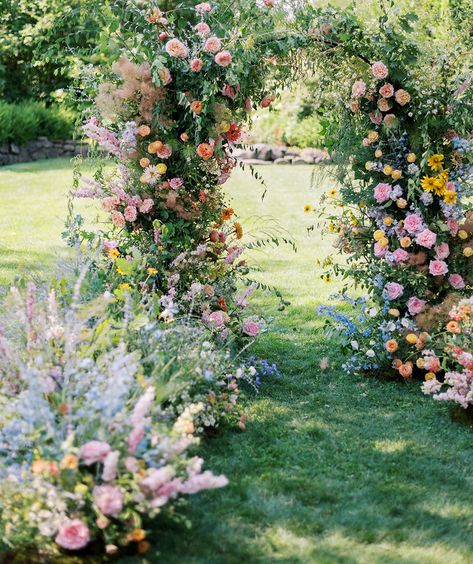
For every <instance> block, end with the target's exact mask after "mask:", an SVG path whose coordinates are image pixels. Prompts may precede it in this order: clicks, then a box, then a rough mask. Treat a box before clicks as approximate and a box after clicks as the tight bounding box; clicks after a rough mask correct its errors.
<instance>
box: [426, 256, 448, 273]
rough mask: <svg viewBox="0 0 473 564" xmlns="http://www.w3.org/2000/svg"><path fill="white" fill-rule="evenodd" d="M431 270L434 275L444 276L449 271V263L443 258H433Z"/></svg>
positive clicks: (430, 265)
mask: <svg viewBox="0 0 473 564" xmlns="http://www.w3.org/2000/svg"><path fill="white" fill-rule="evenodd" d="M429 272H430V274H432V276H443V275H444V274H447V272H448V266H447V263H446V262H444V261H443V260H431V261H430V264H429Z"/></svg>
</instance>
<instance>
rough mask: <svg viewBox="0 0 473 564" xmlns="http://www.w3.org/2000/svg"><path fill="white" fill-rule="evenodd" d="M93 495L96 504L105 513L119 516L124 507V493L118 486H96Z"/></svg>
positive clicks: (110, 515)
mask: <svg viewBox="0 0 473 564" xmlns="http://www.w3.org/2000/svg"><path fill="white" fill-rule="evenodd" d="M93 495H94V503H95V505H96V506H97V508H98V509H99V510H100V511H101V512H102V513H103V514H104V515H108V516H109V517H117V516H118V514H119V513H120V512H121V510H122V509H123V494H122V492H121V490H120V488H119V487H118V486H112V485H111V484H105V485H103V486H95V488H94V490H93Z"/></svg>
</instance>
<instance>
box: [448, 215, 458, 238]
mask: <svg viewBox="0 0 473 564" xmlns="http://www.w3.org/2000/svg"><path fill="white" fill-rule="evenodd" d="M447 226H448V229H449V231H450V234H451V235H453V237H456V235H457V233H458V229H459V225H458V221H457V220H456V219H455V218H453V217H450V218H449V219H448V220H447Z"/></svg>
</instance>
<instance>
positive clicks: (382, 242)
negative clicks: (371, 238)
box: [378, 237, 389, 249]
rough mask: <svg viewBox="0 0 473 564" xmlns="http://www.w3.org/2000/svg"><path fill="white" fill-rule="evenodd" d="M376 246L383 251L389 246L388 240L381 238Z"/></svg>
mask: <svg viewBox="0 0 473 564" xmlns="http://www.w3.org/2000/svg"><path fill="white" fill-rule="evenodd" d="M378 245H379V246H380V247H382V248H383V249H385V248H386V247H387V246H388V245H389V239H388V238H387V237H383V238H382V239H380V240H379V241H378Z"/></svg>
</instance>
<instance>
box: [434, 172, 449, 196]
mask: <svg viewBox="0 0 473 564" xmlns="http://www.w3.org/2000/svg"><path fill="white" fill-rule="evenodd" d="M446 191H447V188H446V186H445V180H443V178H442V177H441V176H438V177H437V178H436V179H435V183H434V194H435V195H436V196H443V195H444V194H445V192H446Z"/></svg>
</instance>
